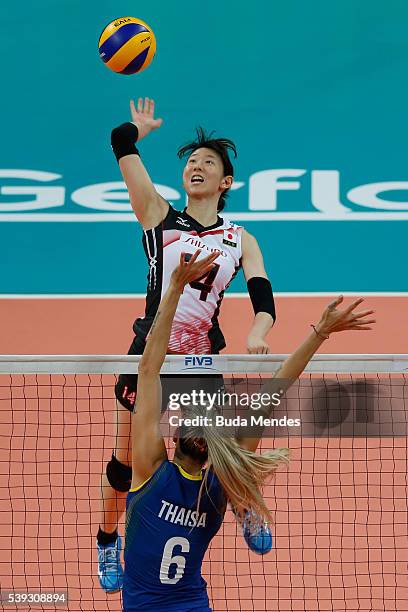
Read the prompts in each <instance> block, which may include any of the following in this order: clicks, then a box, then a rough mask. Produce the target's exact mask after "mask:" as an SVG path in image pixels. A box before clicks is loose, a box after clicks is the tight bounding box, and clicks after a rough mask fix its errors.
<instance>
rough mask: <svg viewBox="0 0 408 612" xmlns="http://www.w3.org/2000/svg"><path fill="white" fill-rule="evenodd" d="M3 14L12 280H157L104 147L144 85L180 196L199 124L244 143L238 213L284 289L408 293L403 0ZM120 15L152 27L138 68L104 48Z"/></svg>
mask: <svg viewBox="0 0 408 612" xmlns="http://www.w3.org/2000/svg"><path fill="white" fill-rule="evenodd" d="M1 13H2V19H3V24H4V27H3V29H2V37H1V43H0V44H1V48H2V94H1V122H2V129H1V146H0V187H1V190H0V245H1V246H0V252H1V257H0V293H2V294H9V293H12V294H14V293H16V294H24V293H30V294H31V293H36V294H37V293H44V294H53V293H66V294H72V293H109V294H115V293H121V294H122V293H139V292H140V293H143V292H144V290H145V284H146V273H147V269H146V264H145V262H144V258H143V257H142V251H141V244H140V240H141V230H140V227H139V225H138V223H137V222H135V221H134V220H133V216H132V213H131V209H130V205H129V203H128V201H127V200H126V199H124V198H126V194H125V193H124V190H123V188H122V186H121V184H120V183H121V176H120V173H119V170H118V167H117V164H116V162H115V159H114V157H113V154H112V152H111V150H110V146H109V140H110V131H111V129H112V127H114V126H115V125H118V124H119V123H122V122H123V121H126V120H127V119H128V116H129V115H128V101H129V98H130V97H138V96H139V95H143V96H145V95H146V96H149V97H152V98H154V99H155V100H156V107H157V112H158V115H159V116H161V117H163V119H164V124H163V126H162V128H161V129H160V130H158V131H156V132H155V133H153V134H151V135H150V136H149V137H148V138H146V140H145V141H143V142H142V143H141V146H140V150H141V154H142V157H143V160H144V163H145V164H146V166H147V168H148V170H149V172H150V175H151V177H152V179H153V181H154V182H155V184H157V186H159V185H160V186H161V187H158V189H160V190H161V191H162V193H163V194H165V195H168V197H169V199H170V200H171V201H173V202H174V205H175V206H177V207H180V208H182V207H183V205H184V194H183V190H182V182H181V173H182V162H180V161H179V160H178V159H177V157H176V150H177V147H178V146H179V145H181V144H183V143H184V142H186V141H187V140H189V139H190V138H191V136H192V135H193V133H194V129H195V127H196V126H197V125H203V126H204V127H206V128H207V129H211V130H212V129H213V130H216V132H217V134H218V135H222V136H225V137H229V138H232V139H233V140H234V141H235V142H236V144H237V148H238V153H239V155H238V158H237V160H236V163H235V168H236V181H237V189H235V191H233V192H231V195H230V199H229V203H228V207H227V209H226V212H227V213H228V214H229V215H230V216H231V219H232V220H234V221H236V222H237V223H242V224H243V225H245V227H246V228H247V229H248V231H250V232H251V233H253V234H255V236H256V237H257V239H258V240H259V243H260V245H261V248H262V250H263V252H264V256H265V261H266V267H267V269H268V272H269V274H270V276H271V278H272V281H273V286H274V289H275V291H289V292H297V291H304V292H319V291H334V290H338V289H341V290H343V291H357V292H358V291H378V292H382V291H384V292H387V291H395V292H404V291H408V280H407V273H406V264H405V262H406V259H407V257H406V251H407V229H408V223H407V220H408V163H407V142H408V138H407V137H408V129H407V124H408V121H407V109H408V86H407V74H408V37H407V28H406V23H407V17H408V5H407V3H406V2H402V1H397V0H389V1H388V2H387V3H384V2H383V1H382V0H370V1H368V0H359V1H358V2H356V1H355V0H342V1H334V2H330V3H328V2H320V1H316V2H304V1H297V0H285V1H279V2H273V1H268V2H266V1H263V0H254V1H253V2H243V1H242V0H238V1H230V0H224V1H221V2H215V1H209V2H205V3H198V4H197V3H191V2H186V1H185V0H178V2H176V3H174V2H167V1H164V0H156V2H150V3H143V4H142V3H134V2H130V1H128V0H124V1H122V2H115V3H114V2H107V1H99V2H93V1H89V2H79V1H78V0H70V1H69V2H68V1H67V0H63V1H62V2H59V3H56V2H51V1H45V0H40V1H39V2H32V1H31V2H27V3H14V4H10V3H7V6H4V5H3V8H2V9H1ZM125 15H132V16H136V17H140V18H141V19H143V20H144V21H146V22H147V23H148V24H149V25H150V26H151V27H152V29H153V31H154V32H155V35H156V38H157V54H156V57H155V59H154V61H153V63H152V65H151V66H150V67H149V68H148V69H147V70H146V71H145V72H143V73H142V74H140V75H135V76H122V75H116V74H114V73H112V72H110V71H109V70H108V69H107V68H106V67H105V66H104V64H103V63H102V62H101V60H100V59H99V56H98V50H97V41H98V38H99V35H100V33H101V31H102V29H103V28H104V26H105V25H106V24H107V23H108V22H109V21H111V20H112V19H114V18H115V17H119V16H125ZM33 172H34V173H35V174H33ZM46 173H48V174H46ZM101 183H114V185H107V186H104V187H100V186H99V187H98V185H99V184H101ZM89 186H94V187H93V188H92V189H91V188H88V189H84V188H85V187H89ZM95 186H96V187H95ZM98 190H99V194H98ZM104 190H110V194H105V196H103V195H101V193H102V192H103V191H104ZM232 290H233V291H244V290H245V283H244V281H243V279H242V278H237V279H236V281H234V285H233V287H232Z"/></svg>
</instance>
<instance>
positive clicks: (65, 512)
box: [0, 355, 408, 612]
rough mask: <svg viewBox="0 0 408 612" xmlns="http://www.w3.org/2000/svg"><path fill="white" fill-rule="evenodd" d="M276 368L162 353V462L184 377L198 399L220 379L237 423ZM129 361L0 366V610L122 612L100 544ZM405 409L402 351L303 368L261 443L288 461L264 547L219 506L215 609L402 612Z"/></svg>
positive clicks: (132, 368)
mask: <svg viewBox="0 0 408 612" xmlns="http://www.w3.org/2000/svg"><path fill="white" fill-rule="evenodd" d="M283 358H284V356H269V355H268V356H258V355H254V356H248V355H243V356H239V355H234V356H233V355H231V356H228V355H225V356H224V355H223V356H185V357H184V356H183V357H182V356H170V357H168V358H166V362H165V364H164V367H163V370H162V373H165V374H172V375H177V376H178V378H174V380H173V379H167V381H166V382H164V381H163V385H164V387H165V385H167V384H170V383H171V384H170V387H169V389H170V391H169V393H168V396H167V397H169V398H170V395H171V394H172V395H171V398H170V399H171V400H173V406H172V407H171V408H170V407H169V409H168V410H167V411H166V412H164V413H163V415H162V427H163V434H164V436H165V439H166V440H167V442H168V447H169V452H171V453H172V452H173V451H172V448H173V445H172V444H170V440H171V434H172V427H174V426H175V425H176V423H175V420H174V418H173V419H172V417H176V416H177V414H178V413H177V402H178V403H180V401H181V395H180V394H181V392H183V393H188V385H189V381H191V380H192V378H191V377H194V379H195V380H196V381H197V380H198V381H200V380H201V381H202V383H203V389H206V390H207V392H208V380H209V379H211V377H215V378H217V377H218V379H219V378H220V377H219V375H220V374H222V377H223V391H224V392H226V393H229V397H233V398H234V400H233V401H234V402H235V405H234V406H235V407H234V410H237V409H238V412H239V415H240V418H241V419H242V418H244V417H245V415H248V414H249V413H250V411H251V410H252V411H253V412H254V414H257V413H256V410H257V408H256V407H255V405H258V403H259V402H262V398H261V396H262V393H264V392H265V388H267V387H265V384H267V383H268V381H269V380H270V378H271V374H272V372H274V371H276V370H277V369H278V367H279V364H280V363H281V362H282V360H283ZM139 360H140V357H137V356H126V357H122V356H120V357H119V356H2V357H0V420H1V425H0V466H1V485H0V491H1V500H0V512H1V520H0V543H1V555H0V591H1V593H2V596H1V603H0V609H4V610H12V609H16V610H31V609H45V610H53V609H54V610H60V609H61V608H64V607H65V608H66V609H69V610H70V611H73V612H76V611H87V612H88V611H89V612H91V611H99V610H100V611H105V610H115V611H117V610H120V609H121V594H120V593H117V594H113V595H107V594H105V593H104V592H103V591H102V590H101V588H100V586H99V583H98V577H97V554H96V545H95V543H96V533H97V530H98V525H99V521H100V515H99V504H100V499H101V475H102V473H103V472H104V471H105V466H106V463H107V461H109V459H110V456H111V453H112V448H113V447H114V439H113V436H114V429H113V418H114V410H115V404H114V385H115V381H116V374H117V373H119V372H121V373H124V374H125V373H127V374H131V373H135V372H136V371H137V366H138V363H139ZM180 377H181V378H180ZM168 381H170V383H169V382H168ZM198 384H200V383H198ZM214 392H215V391H214ZM177 394H178V395H177ZM407 398H408V355H395V356H392V355H345V356H342V355H318V356H316V357H315V358H314V359H313V360H312V362H311V363H310V364H309V367H308V369H307V371H306V372H305V374H304V375H302V377H301V378H300V379H299V380H298V381H296V382H295V383H294V384H293V385H292V386H291V387H290V389H288V390H287V392H286V393H285V396H284V398H283V399H284V401H283V402H282V403H281V404H280V405H279V406H276V409H274V410H273V411H272V413H271V415H270V416H271V421H270V423H268V426H266V427H265V429H264V430H263V437H262V440H261V444H260V450H261V451H263V450H266V449H271V448H274V447H288V448H289V449H290V451H291V457H290V463H289V465H288V466H287V467H283V468H281V469H279V470H278V471H277V473H276V477H275V478H274V479H273V481H272V482H271V483H270V484H269V485H268V486H267V487H265V489H264V491H263V494H264V498H265V500H266V502H267V505H268V507H269V508H270V510H271V512H272V515H273V517H274V524H273V525H272V532H273V540H274V546H273V549H272V551H271V552H270V553H268V554H267V555H264V556H258V555H256V554H254V553H252V552H251V551H249V549H248V547H247V546H246V544H245V542H244V539H243V537H242V532H241V528H240V527H239V526H238V525H237V523H236V520H235V518H234V517H233V515H232V513H231V512H230V510H228V511H227V514H226V518H225V521H224V524H223V526H222V528H221V530H220V532H219V534H218V535H217V536H216V537H215V538H214V540H213V541H212V543H211V545H210V548H209V550H208V552H207V555H206V557H205V561H204V564H203V575H204V577H205V579H206V580H207V583H208V592H209V597H210V601H211V605H212V607H213V610H214V612H221V611H224V610H231V611H232V610H235V611H244V610H245V611H246V610H251V611H253V612H263V611H268V612H271V611H272V612H273V611H279V612H289V611H291V612H293V611H299V612H303V611H304V612H306V611H308V612H309V611H310V612H317V611H319V612H343V611H344V612H351V611H356V612H357V611H359V612H368V611H375V612H393V611H398V612H401V611H403V610H408V592H407V567H408V539H407V536H408V533H407V531H408V529H407V525H408V513H407V507H408V477H407V473H408V469H407V468H408V459H407V451H408V445H407V431H408V409H407V401H406V400H407ZM217 401H218V400H217ZM236 414H237V413H236V412H235V413H234V414H232V413H229V416H230V417H231V418H232V416H234V415H236ZM251 414H252V413H251ZM234 418H235V416H234ZM257 423H258V424H259V422H257ZM240 424H242V423H241V422H240ZM232 425H233V426H234V427H236V425H237V424H236V422H234V423H232ZM248 426H249V427H250V426H251V423H249V425H248ZM119 532H120V533H121V534H122V535H124V527H123V522H122V523H121V524H120V525H119ZM152 546H154V542H152ZM47 597H48V599H46V598H47ZM16 598H17V599H16Z"/></svg>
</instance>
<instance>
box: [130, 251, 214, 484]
mask: <svg viewBox="0 0 408 612" xmlns="http://www.w3.org/2000/svg"><path fill="white" fill-rule="evenodd" d="M199 254H200V251H197V252H196V253H195V254H194V255H193V256H192V257H191V259H190V260H189V261H188V262H186V261H185V259H184V253H182V254H181V256H180V263H179V265H178V266H177V268H176V269H175V270H174V271H173V273H172V276H171V280H170V284H169V287H168V289H167V291H166V293H165V294H164V296H163V299H162V301H161V302H160V305H159V308H158V310H157V314H156V317H155V319H154V321H153V324H152V327H151V330H150V334H149V336H148V340H147V344H146V348H145V350H144V353H143V357H142V359H141V361H140V364H139V372H138V381H137V399H136V405H135V410H134V413H133V415H132V435H131V437H132V468H133V474H132V488H134V487H136V486H138V485H139V484H141V483H142V482H144V481H145V480H146V479H147V478H149V477H150V476H151V475H152V474H153V472H154V471H155V470H156V469H157V467H158V466H159V465H160V464H161V463H162V462H163V461H164V460H165V459H166V457H167V452H166V447H165V444H164V440H163V436H162V435H161V432H160V417H161V404H162V401H161V383H160V369H161V367H162V365H163V361H164V359H165V357H166V353H167V347H168V344H169V338H170V332H171V326H172V323H173V319H174V315H175V312H176V309H177V305H178V302H179V299H180V296H181V294H182V293H183V290H184V287H185V286H186V285H187V284H188V283H190V282H191V281H193V280H195V279H197V278H201V277H202V276H204V275H205V274H207V273H208V272H209V271H210V270H211V269H212V263H213V261H214V260H215V259H216V258H217V257H218V255H219V253H218V252H217V253H212V254H211V255H209V256H208V257H205V258H203V259H200V260H198V256H199Z"/></svg>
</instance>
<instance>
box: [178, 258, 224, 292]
mask: <svg viewBox="0 0 408 612" xmlns="http://www.w3.org/2000/svg"><path fill="white" fill-rule="evenodd" d="M200 253H201V250H200V249H199V250H198V251H196V252H195V253H194V255H192V256H191V257H190V259H189V260H188V261H186V253H181V255H180V263H179V265H178V266H177V268H175V269H174V270H173V272H172V275H171V282H172V284H173V285H174V286H175V287H176V288H177V289H179V290H180V291H181V292H182V291H183V289H184V287H185V286H186V285H187V284H188V283H191V281H193V280H197V279H199V278H202V277H203V276H205V275H206V274H208V272H210V270H211V269H212V267H213V262H214V261H215V260H216V259H217V257H218V255H219V252H218V251H216V252H214V253H211V255H207V257H204V258H203V259H200V260H198V261H197V257H198V256H199V255H200Z"/></svg>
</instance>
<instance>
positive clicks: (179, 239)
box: [133, 206, 242, 353]
mask: <svg viewBox="0 0 408 612" xmlns="http://www.w3.org/2000/svg"><path fill="white" fill-rule="evenodd" d="M241 237H242V228H241V227H239V226H237V225H235V224H233V223H230V222H229V221H225V220H224V219H222V218H221V217H218V218H217V222H216V223H215V224H214V225H212V226H210V227H203V226H202V225H201V224H200V223H198V221H196V220H195V219H193V218H192V217H190V216H189V215H188V214H187V213H186V212H185V211H183V212H178V211H176V210H174V208H172V207H171V206H170V208H169V212H168V214H167V216H166V218H165V219H164V220H163V221H162V222H161V223H160V224H159V225H158V226H157V227H155V228H153V229H150V230H145V231H144V236H143V247H144V251H145V253H146V257H147V260H148V264H149V274H148V286H147V295H146V311H145V316H144V318H143V319H137V320H136V321H135V323H134V326H133V328H134V331H135V333H136V335H137V336H138V337H142V338H143V339H145V338H146V336H147V334H148V332H149V330H150V327H151V324H152V322H153V319H154V317H155V315H156V312H157V308H158V306H159V303H160V300H161V298H162V296H163V294H164V293H165V292H166V289H167V287H168V285H169V281H170V276H171V273H172V271H173V270H174V268H175V267H176V266H177V265H178V263H179V261H180V254H181V253H186V254H187V255H188V254H190V255H193V254H194V253H195V252H196V251H197V249H201V254H200V257H205V256H206V255H208V254H210V253H213V252H214V251H218V252H219V253H220V255H219V256H218V258H217V259H216V260H215V262H214V263H213V267H212V269H211V270H210V272H209V273H208V274H207V275H206V276H205V277H204V278H201V279H198V280H197V281H194V282H192V283H190V284H189V285H187V286H186V287H185V289H184V292H183V294H182V296H181V298H180V301H179V304H178V307H177V311H176V314H175V317H174V322H173V326H172V330H171V336H170V341H169V347H168V349H169V351H171V352H175V353H216V352H218V351H219V350H220V349H222V348H224V347H225V340H224V336H223V335H222V332H221V330H220V328H219V324H218V313H219V309H220V305H221V302H222V299H223V297H224V291H225V289H227V287H228V285H229V284H230V282H231V281H232V279H233V278H234V276H235V275H236V274H237V272H238V270H239V269H240V267H241V257H242V245H241Z"/></svg>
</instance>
